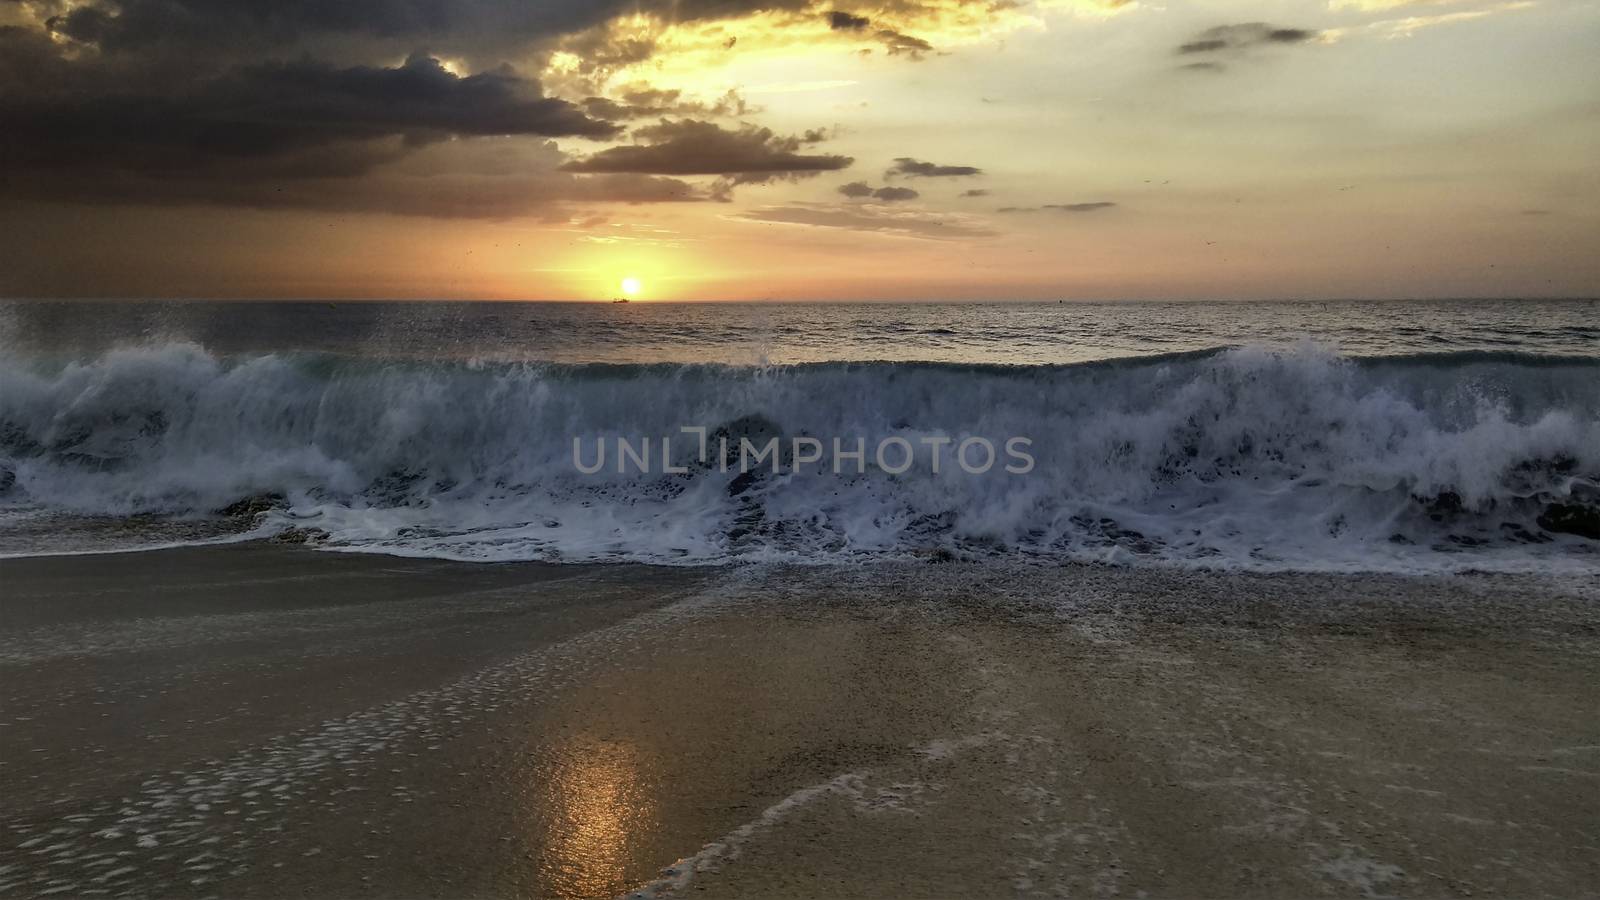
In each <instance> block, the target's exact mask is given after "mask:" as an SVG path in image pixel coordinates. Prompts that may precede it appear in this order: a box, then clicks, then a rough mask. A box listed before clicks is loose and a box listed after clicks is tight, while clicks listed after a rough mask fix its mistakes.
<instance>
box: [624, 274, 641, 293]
mask: <svg viewBox="0 0 1600 900" xmlns="http://www.w3.org/2000/svg"><path fill="white" fill-rule="evenodd" d="M643 288H644V285H643V284H641V283H640V282H639V279H637V278H635V277H633V276H632V275H629V276H628V277H627V278H624V279H622V293H623V296H627V297H637V296H639V291H640V290H642V289H643Z"/></svg>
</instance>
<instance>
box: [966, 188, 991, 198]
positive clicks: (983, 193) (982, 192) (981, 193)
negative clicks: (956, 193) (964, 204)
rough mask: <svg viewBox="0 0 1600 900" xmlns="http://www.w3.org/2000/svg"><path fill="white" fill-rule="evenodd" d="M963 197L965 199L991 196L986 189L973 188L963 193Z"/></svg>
mask: <svg viewBox="0 0 1600 900" xmlns="http://www.w3.org/2000/svg"><path fill="white" fill-rule="evenodd" d="M961 196H963V197H987V196H989V192H988V190H986V189H984V188H973V189H972V190H970V191H962V192H961Z"/></svg>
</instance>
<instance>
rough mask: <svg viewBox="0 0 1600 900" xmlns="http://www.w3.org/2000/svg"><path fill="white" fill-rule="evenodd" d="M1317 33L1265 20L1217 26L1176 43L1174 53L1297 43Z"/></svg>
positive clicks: (1206, 51)
mask: <svg viewBox="0 0 1600 900" xmlns="http://www.w3.org/2000/svg"><path fill="white" fill-rule="evenodd" d="M1316 36H1317V32H1315V31H1308V30H1306V29H1304V28H1278V27H1275V26H1272V25H1268V24H1267V23H1265V22H1244V23H1242V24H1239V25H1218V26H1217V27H1215V28H1208V29H1206V30H1205V31H1202V32H1200V33H1199V34H1198V35H1196V36H1195V37H1194V39H1193V40H1191V41H1188V42H1186V43H1183V44H1180V45H1178V53H1180V54H1194V53H1221V52H1237V51H1241V50H1247V49H1249V48H1251V47H1259V46H1263V45H1271V44H1300V43H1304V42H1305V41H1309V40H1311V39H1312V38H1314V37H1316Z"/></svg>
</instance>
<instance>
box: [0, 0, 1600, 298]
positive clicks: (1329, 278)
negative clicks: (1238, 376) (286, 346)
mask: <svg viewBox="0 0 1600 900" xmlns="http://www.w3.org/2000/svg"><path fill="white" fill-rule="evenodd" d="M1597 47H1600V3H1597V2H1595V0H1581V2H1580V0H1314V2H1313V0H1267V2H1242V0H1199V2H1176V0H1173V2H1169V3H1167V4H1158V3H1146V2H1143V0H1033V2H1027V0H983V2H964V0H885V2H877V3H849V2H812V0H634V2H620V0H545V2H521V3H515V2H506V0H346V2H340V3H326V2H321V0H0V295H3V296H7V297H50V296H92V297H128V298H136V297H204V298H279V297H282V298H326V299H337V298H469V299H480V298H481V299H550V300H609V299H611V298H613V297H615V296H618V295H619V294H620V293H621V292H622V291H623V287H622V285H623V282H624V279H631V281H630V282H629V284H628V287H629V288H630V289H632V291H631V293H632V294H633V296H634V299H637V300H640V301H648V300H691V299H703V300H726V299H764V298H772V299H785V300H807V299H816V300H857V299H861V300H865V299H1135V298H1163V299H1190V298H1193V299H1210V298H1228V299H1234V298H1237V299H1251V298H1297V297H1307V298H1337V297H1375V298H1384V297H1479V296H1501V297H1505V296H1511V297H1520V296H1538V297H1560V296H1586V297H1593V296H1597V295H1600V165H1597V162H1596V161H1597V160H1600V54H1597V53H1596V52H1595V48H1597Z"/></svg>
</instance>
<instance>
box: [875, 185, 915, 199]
mask: <svg viewBox="0 0 1600 900" xmlns="http://www.w3.org/2000/svg"><path fill="white" fill-rule="evenodd" d="M919 196H921V195H920V194H918V193H917V192H916V191H914V190H912V189H911V188H907V187H881V188H878V189H877V190H875V191H873V192H872V198H873V199H874V200H882V201H884V202H885V203H895V202H898V201H900V200H915V199H917V198H918V197H919Z"/></svg>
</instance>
